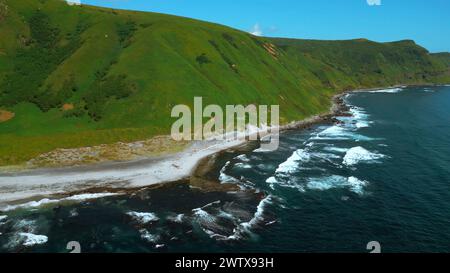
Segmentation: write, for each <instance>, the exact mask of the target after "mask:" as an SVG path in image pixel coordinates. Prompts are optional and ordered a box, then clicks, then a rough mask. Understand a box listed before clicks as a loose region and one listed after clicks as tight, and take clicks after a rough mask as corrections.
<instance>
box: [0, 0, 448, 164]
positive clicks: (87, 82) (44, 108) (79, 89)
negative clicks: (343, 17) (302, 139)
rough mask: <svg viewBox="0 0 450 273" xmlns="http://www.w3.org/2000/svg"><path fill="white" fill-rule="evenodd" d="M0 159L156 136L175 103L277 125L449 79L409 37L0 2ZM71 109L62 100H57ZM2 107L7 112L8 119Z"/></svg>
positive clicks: (39, 1)
mask: <svg viewBox="0 0 450 273" xmlns="http://www.w3.org/2000/svg"><path fill="white" fill-rule="evenodd" d="M0 37H1V39H0V110H2V111H4V112H6V111H7V112H8V113H11V115H12V116H13V118H10V119H8V120H7V121H4V122H0V165H8V164H17V163H21V162H24V161H27V160H29V159H31V158H34V157H37V156H38V155H39V154H42V153H46V152H49V151H52V150H54V149H56V148H74V147H82V146H90V145H98V144H104V143H106V144H107V143H114V142H117V141H123V142H129V141H136V140H142V139H146V138H149V137H152V136H155V135H160V134H167V133H168V132H169V131H170V126H171V124H172V122H173V121H174V119H172V118H171V117H170V111H171V109H172V107H173V106H174V105H176V104H187V105H192V104H193V97H194V96H202V97H203V98H204V104H212V103H214V104H219V105H226V104H244V105H246V104H279V105H280V110H281V117H282V122H289V121H292V120H299V119H302V118H305V117H307V116H310V115H314V114H318V113H322V112H325V111H327V110H328V108H329V106H330V97H331V96H332V95H334V94H335V93H337V92H340V91H343V90H349V89H355V88H365V87H378V86H386V85H394V84H423V83H442V82H449V81H450V75H449V73H448V71H449V65H448V63H449V62H448V60H449V58H447V55H445V54H429V53H428V52H427V51H426V50H425V49H423V48H421V47H419V46H417V45H416V44H414V42H412V41H400V42H393V43H383V44H382V43H375V42H371V41H367V40H363V39H360V40H352V41H310V40H293V39H271V38H260V37H255V36H252V35H250V34H248V33H244V32H241V31H237V30H234V29H231V28H228V27H225V26H221V25H217V24H212V23H206V22H201V21H197V20H192V19H188V18H181V17H176V16H169V15H163V14H156V13H144V12H134V11H121V10H111V9H106V8H98V7H91V6H69V5H67V4H66V3H65V2H64V1H62V0H21V1H15V0H0ZM67 105H70V107H65V106H67ZM11 115H10V116H11Z"/></svg>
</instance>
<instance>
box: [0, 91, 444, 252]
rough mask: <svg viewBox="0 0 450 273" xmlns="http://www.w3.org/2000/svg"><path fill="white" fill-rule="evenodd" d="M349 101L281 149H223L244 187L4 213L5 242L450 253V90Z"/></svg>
mask: <svg viewBox="0 0 450 273" xmlns="http://www.w3.org/2000/svg"><path fill="white" fill-rule="evenodd" d="M346 102H347V103H348V104H349V106H350V108H351V113H352V116H351V117H338V120H339V121H340V122H339V123H338V124H334V125H330V124H323V125H317V126H314V127H313V128H311V129H309V130H302V131H300V130H295V131H289V132H286V133H283V134H282V136H281V138H280V141H281V143H280V148H279V149H278V150H277V151H275V152H260V151H259V150H258V149H257V148H258V146H257V143H252V144H249V145H247V146H246V147H242V148H239V149H233V150H229V151H226V152H224V153H221V154H220V155H217V156H216V157H215V158H214V160H215V163H214V166H213V168H212V169H211V170H210V172H209V173H208V174H206V175H205V178H207V179H210V180H214V181H217V183H232V184H237V185H239V186H240V188H241V190H239V191H235V192H220V191H217V192H205V191H202V190H200V189H197V188H194V187H191V186H190V185H189V181H180V182H178V183H173V184H168V185H165V186H162V187H159V188H156V189H155V188H152V189H140V190H138V191H135V192H133V193H130V194H129V195H121V196H111V197H105V198H100V199H96V200H90V201H83V202H78V203H61V204H49V205H47V206H42V207H38V208H25V209H18V210H13V211H7V212H3V213H0V219H1V220H0V233H1V235H0V251H1V252H8V251H15V252H17V251H23V252H68V250H67V249H66V245H67V242H69V241H78V242H79V243H80V245H81V248H82V252H228V251H232V252H295V253H297V252H368V250H367V249H366V246H367V244H368V242H371V241H377V242H379V243H380V245H381V248H382V251H383V252H450V145H449V144H450V87H445V86H440V87H408V88H398V89H388V90H380V91H376V92H361V93H354V94H351V95H348V96H347V97H346ZM1 215H4V216H7V217H6V218H5V217H3V219H2V217H1ZM33 235H41V236H45V237H33ZM27 239H28V240H27ZM27 243H28V245H27Z"/></svg>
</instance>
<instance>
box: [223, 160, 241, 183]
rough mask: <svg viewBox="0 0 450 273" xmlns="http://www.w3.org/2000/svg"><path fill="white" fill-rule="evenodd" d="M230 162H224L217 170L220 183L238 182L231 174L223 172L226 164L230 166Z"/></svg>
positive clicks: (226, 166)
mask: <svg viewBox="0 0 450 273" xmlns="http://www.w3.org/2000/svg"><path fill="white" fill-rule="evenodd" d="M230 164H231V162H230V161H227V163H225V165H224V166H223V167H222V169H221V170H220V172H219V181H220V182H221V183H233V182H239V180H238V179H236V178H234V177H233V176H231V175H228V174H226V173H225V171H226V170H227V168H228V166H230Z"/></svg>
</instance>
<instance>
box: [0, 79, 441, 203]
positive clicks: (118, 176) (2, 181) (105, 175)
mask: <svg viewBox="0 0 450 273" xmlns="http://www.w3.org/2000/svg"><path fill="white" fill-rule="evenodd" d="M412 86H418V85H395V86H391V87H380V88H367V89H357V90H350V91H343V92H341V93H339V94H336V95H334V96H333V97H332V105H331V107H330V110H329V111H328V112H327V113H324V114H320V115H315V116H312V117H309V118H306V119H304V120H301V121H294V122H291V123H289V124H286V125H282V126H280V127H279V132H280V133H282V132H283V131H288V130H304V129H308V128H310V127H312V126H314V125H316V124H321V123H324V124H325V123H335V122H338V121H337V120H336V119H335V117H336V116H345V115H348V110H349V107H348V106H347V105H346V103H345V101H344V97H345V96H346V95H348V94H351V93H357V92H368V91H377V90H383V89H393V88H405V87H412ZM420 86H438V85H420ZM264 133H265V132H262V134H264ZM266 133H267V132H266ZM247 143H249V142H248V141H247V140H246V139H245V138H244V139H239V138H238V139H235V140H232V141H218V140H204V141H195V142H193V143H192V144H190V145H189V146H188V147H187V148H186V149H185V150H183V151H181V152H178V153H175V154H168V155H162V156H158V157H152V158H146V159H137V160H131V161H126V162H105V163H97V164H94V165H84V166H76V167H64V168H61V167H60V168H43V169H32V170H24V171H20V172H11V173H0V211H1V210H2V207H5V206H6V205H10V204H14V203H17V202H21V201H25V200H26V201H31V200H37V199H39V198H41V199H43V198H49V197H52V196H56V195H60V196H70V195H73V194H74V193H76V194H80V193H86V192H87V193H94V194H95V193H104V192H121V191H122V192H126V191H129V190H138V189H139V188H143V187H150V186H158V185H163V184H166V183H170V182H176V181H181V180H184V179H189V178H192V177H196V176H197V174H198V171H199V169H202V170H201V171H202V172H205V169H207V168H208V166H205V162H208V161H209V160H208V158H210V157H211V156H213V155H215V154H218V153H220V152H223V151H226V150H228V149H231V148H236V147H239V146H243V145H246V144H247ZM99 190H100V192H99Z"/></svg>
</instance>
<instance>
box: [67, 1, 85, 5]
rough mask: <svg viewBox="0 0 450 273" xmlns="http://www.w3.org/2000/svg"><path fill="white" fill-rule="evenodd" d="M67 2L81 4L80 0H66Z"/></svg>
mask: <svg viewBox="0 0 450 273" xmlns="http://www.w3.org/2000/svg"><path fill="white" fill-rule="evenodd" d="M66 2H67V4H69V5H71V6H74V5H77V6H79V5H81V0H66Z"/></svg>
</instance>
